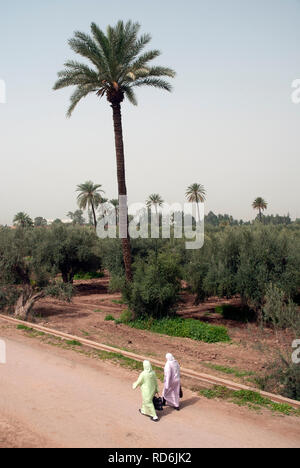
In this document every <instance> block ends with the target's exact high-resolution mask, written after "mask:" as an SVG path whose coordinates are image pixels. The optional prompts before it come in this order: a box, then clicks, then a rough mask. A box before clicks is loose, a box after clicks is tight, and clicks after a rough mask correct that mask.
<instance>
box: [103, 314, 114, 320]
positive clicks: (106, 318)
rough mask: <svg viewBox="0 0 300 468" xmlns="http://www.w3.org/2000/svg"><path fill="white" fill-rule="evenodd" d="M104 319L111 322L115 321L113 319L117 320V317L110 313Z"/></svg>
mask: <svg viewBox="0 0 300 468" xmlns="http://www.w3.org/2000/svg"><path fill="white" fill-rule="evenodd" d="M104 320H106V321H107V322H109V321H110V320H111V321H113V320H115V317H114V316H113V315H110V314H109V315H106V317H105V319H104Z"/></svg>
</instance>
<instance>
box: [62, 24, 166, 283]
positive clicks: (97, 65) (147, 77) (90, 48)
mask: <svg viewBox="0 0 300 468" xmlns="http://www.w3.org/2000/svg"><path fill="white" fill-rule="evenodd" d="M139 29H140V25H139V24H138V23H133V22H132V21H128V22H127V23H125V24H124V22H123V21H119V22H118V23H117V24H116V26H114V27H112V26H108V27H107V30H106V33H105V32H103V31H102V30H101V29H100V28H99V27H98V26H97V25H96V24H95V23H92V24H91V33H92V35H91V36H89V35H87V34H84V33H82V32H78V31H77V32H75V34H74V37H73V38H72V39H71V40H70V41H69V45H70V47H71V49H72V50H73V51H74V52H75V53H77V54H79V55H81V56H82V57H84V59H88V60H89V61H90V62H91V64H92V67H90V66H88V65H86V64H84V63H79V62H76V61H73V60H71V61H68V62H66V63H65V69H64V70H63V71H61V72H59V74H58V76H59V79H58V81H57V82H56V83H55V85H54V89H60V88H65V87H66V86H76V90H75V91H74V93H73V94H72V96H71V105H70V107H69V110H68V116H70V115H71V114H72V112H73V110H74V108H75V107H76V105H77V104H78V103H79V101H80V100H81V99H82V98H84V97H85V96H87V95H88V94H90V93H95V94H96V95H97V96H98V97H102V96H106V98H107V100H108V102H109V103H110V105H111V107H112V112H113V123H114V133H115V147H116V159H117V178H118V193H119V199H120V200H122V203H120V215H121V216H120V219H121V221H122V226H120V228H121V233H122V235H121V237H122V247H123V258H124V264H125V271H126V278H127V280H128V281H130V280H131V279H132V273H131V248H130V240H129V234H128V208H127V201H126V200H127V188H126V181H125V162H124V146H123V131H122V117H121V103H122V102H123V100H124V98H125V97H126V98H127V99H128V100H129V101H130V102H131V103H132V104H134V105H136V104H137V100H136V96H135V93H134V88H135V87H140V86H153V87H156V88H160V89H165V90H167V91H171V86H170V84H169V83H168V82H167V81H165V80H163V79H162V78H161V77H164V76H167V77H174V76H175V72H174V71H173V70H171V69H170V68H165V67H161V66H150V65H149V63H150V62H151V61H152V60H153V59H155V58H156V57H158V56H159V55H160V52H159V51H158V50H150V51H147V52H143V49H144V48H145V46H146V45H147V44H148V43H149V42H150V40H151V36H150V35H149V34H144V35H142V36H140V37H138V33H139ZM142 52H143V53H142ZM120 196H123V197H122V198H120ZM124 200H125V201H126V203H124ZM125 220H126V225H125Z"/></svg>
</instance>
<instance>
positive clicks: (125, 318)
mask: <svg viewBox="0 0 300 468" xmlns="http://www.w3.org/2000/svg"><path fill="white" fill-rule="evenodd" d="M132 319H133V316H132V312H131V311H130V310H129V309H125V310H124V311H123V312H122V314H121V316H120V320H121V322H122V323H128V322H130V321H131V320H132Z"/></svg>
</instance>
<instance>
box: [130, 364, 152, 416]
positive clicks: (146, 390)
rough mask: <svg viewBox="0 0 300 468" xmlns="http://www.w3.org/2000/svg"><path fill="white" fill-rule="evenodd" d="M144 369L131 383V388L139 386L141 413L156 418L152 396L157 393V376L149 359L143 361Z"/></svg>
mask: <svg viewBox="0 0 300 468" xmlns="http://www.w3.org/2000/svg"><path fill="white" fill-rule="evenodd" d="M143 365H144V371H143V372H142V373H141V374H140V376H139V378H138V380H137V381H136V382H135V383H134V384H133V385H132V388H133V389H135V388H137V387H141V391H142V398H143V405H142V414H145V415H147V416H151V417H152V418H157V415H156V411H155V408H154V405H153V397H154V395H155V393H158V385H157V378H156V375H155V372H154V371H153V370H152V366H151V364H150V362H149V361H144V364H143Z"/></svg>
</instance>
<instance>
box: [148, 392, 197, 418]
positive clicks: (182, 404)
mask: <svg viewBox="0 0 300 468" xmlns="http://www.w3.org/2000/svg"><path fill="white" fill-rule="evenodd" d="M197 401H199V398H198V397H191V398H187V399H186V400H182V401H181V402H180V410H179V413H180V411H183V410H184V409H185V408H187V407H188V406H192V405H195V404H196V403H197ZM174 412H175V413H177V411H176V409H175V408H173V407H172V406H164V409H163V411H157V412H156V413H157V416H158V417H159V419H162V418H164V417H165V416H169V415H170V414H171V413H174Z"/></svg>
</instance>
